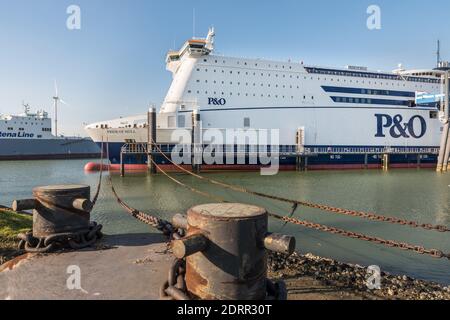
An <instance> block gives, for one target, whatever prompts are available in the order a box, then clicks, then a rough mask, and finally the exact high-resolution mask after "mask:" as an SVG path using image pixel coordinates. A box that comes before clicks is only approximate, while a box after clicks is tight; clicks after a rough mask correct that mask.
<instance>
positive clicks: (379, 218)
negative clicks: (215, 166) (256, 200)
mask: <svg viewBox="0 0 450 320" xmlns="http://www.w3.org/2000/svg"><path fill="white" fill-rule="evenodd" d="M152 144H153V145H154V146H155V148H156V149H157V151H158V152H159V153H160V154H161V155H162V156H163V157H164V158H165V159H166V160H168V161H169V162H170V163H171V164H173V165H174V166H175V167H177V168H178V169H179V170H181V171H183V172H185V173H187V174H189V175H191V176H194V177H196V178H198V179H201V180H204V181H207V182H209V183H212V184H215V185H218V186H221V187H224V188H226V189H230V190H233V191H237V192H241V193H246V194H251V195H254V196H258V197H262V198H267V199H271V200H276V201H281V202H286V203H290V204H293V205H300V206H303V207H309V208H314V209H319V210H323V211H327V212H331V213H336V214H342V215H348V216H353V217H359V218H363V219H368V220H372V221H378V222H389V223H393V224H399V225H404V226H409V227H413V228H423V229H426V230H431V231H438V232H449V231H450V228H449V227H447V226H444V225H432V224H425V223H419V222H416V221H409V220H404V219H399V218H395V217H387V216H382V215H377V214H375V213H371V212H364V211H356V210H349V209H343V208H337V207H332V206H328V205H322V204H316V203H311V202H306V201H299V200H293V199H288V198H284V197H279V196H274V195H270V194H266V193H262V192H257V191H253V190H249V189H246V188H244V187H241V186H235V185H231V184H228V183H225V182H221V181H217V180H214V179H210V178H206V177H204V176H201V175H199V174H196V173H194V172H191V171H189V170H187V169H185V168H183V167H182V166H180V165H179V164H177V163H175V162H173V161H172V159H170V158H169V157H168V156H167V155H166V154H165V153H164V152H163V151H162V150H161V148H160V147H159V146H158V145H157V144H156V143H155V141H154V140H152Z"/></svg>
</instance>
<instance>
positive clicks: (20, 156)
mask: <svg viewBox="0 0 450 320" xmlns="http://www.w3.org/2000/svg"><path fill="white" fill-rule="evenodd" d="M99 154H100V149H99V148H98V146H97V145H96V144H95V143H94V142H93V141H92V140H91V139H89V138H80V137H64V136H59V137H56V136H54V135H53V134H52V120H51V118H50V117H49V116H48V113H47V112H45V111H43V110H39V111H37V112H35V113H32V112H30V107H29V106H28V105H24V112H23V113H22V114H18V115H0V160H31V159H33V160H35V159H69V158H70V159H73V158H95V157H98V156H99Z"/></svg>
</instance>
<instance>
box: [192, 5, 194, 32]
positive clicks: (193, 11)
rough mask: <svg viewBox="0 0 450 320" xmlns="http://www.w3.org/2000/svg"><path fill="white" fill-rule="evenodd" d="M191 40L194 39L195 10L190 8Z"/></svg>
mask: <svg viewBox="0 0 450 320" xmlns="http://www.w3.org/2000/svg"><path fill="white" fill-rule="evenodd" d="M192 38H195V8H192Z"/></svg>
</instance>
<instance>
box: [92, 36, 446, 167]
mask: <svg viewBox="0 0 450 320" xmlns="http://www.w3.org/2000/svg"><path fill="white" fill-rule="evenodd" d="M214 37H215V32H214V29H210V30H209V33H208V35H207V37H206V38H204V39H190V40H188V41H186V42H185V43H184V45H183V46H182V48H181V49H180V50H179V51H170V52H169V53H168V54H167V59H166V66H167V70H168V71H170V72H171V73H172V74H173V80H172V84H171V85H170V88H169V90H168V92H167V95H166V98H165V100H164V102H163V104H162V105H161V107H160V110H159V112H158V114H157V135H156V137H157V143H158V144H159V145H161V146H162V147H163V148H164V150H166V151H170V150H171V149H172V148H173V147H174V145H175V144H176V141H175V140H176V139H174V138H173V136H172V135H171V134H170V132H171V131H172V132H173V131H174V130H176V129H177V128H178V129H179V128H190V127H192V116H193V113H196V114H199V116H200V119H201V121H202V127H203V130H207V129H213V128H216V129H219V130H224V129H227V128H241V129H246V128H255V129H258V130H267V129H278V130H279V145H280V147H279V152H280V155H281V156H280V158H279V163H280V167H281V168H293V167H294V166H295V164H296V157H295V156H290V153H292V154H294V153H296V152H299V150H300V151H301V152H302V154H303V156H304V157H303V159H305V160H304V161H305V163H306V165H307V168H309V169H327V168H330V169H345V168H352V169H353V168H379V167H381V166H382V161H383V154H386V153H388V154H389V157H390V160H389V161H390V165H391V166H392V167H416V166H420V167H432V166H435V165H436V161H437V154H438V152H439V144H440V139H441V134H442V130H443V123H442V112H441V111H440V109H442V105H443V103H441V102H436V101H431V102H428V103H423V104H417V103H416V102H417V100H416V96H417V94H418V93H429V94H440V93H442V92H443V87H444V86H443V84H442V81H441V77H440V76H437V75H436V74H435V73H434V72H433V70H429V72H428V71H426V70H404V69H403V68H402V67H401V66H399V68H398V69H397V70H394V71H392V72H380V71H369V70H368V69H367V68H365V67H358V66H348V67H346V68H328V67H319V66H312V65H306V64H304V63H303V62H295V61H287V62H281V61H270V60H261V59H248V58H239V57H228V56H221V55H215V54H214ZM147 121H148V120H147V114H143V115H141V116H131V117H125V118H120V119H115V120H110V121H101V122H98V123H93V124H90V125H88V126H86V128H85V129H86V130H87V132H88V134H89V135H90V136H91V137H92V139H93V140H94V141H95V142H96V143H97V144H99V145H100V144H101V141H102V139H103V140H104V141H106V140H107V141H108V144H109V154H110V161H111V163H112V165H113V166H114V165H118V164H119V162H120V153H121V148H123V147H124V145H126V144H127V143H130V142H131V143H143V144H144V143H147V142H148V128H147ZM299 136H300V137H301V138H300V139H299ZM299 140H301V141H299ZM299 146H300V148H299ZM245 148H247V149H245ZM245 148H244V150H247V151H248V150H249V149H251V146H250V147H245ZM238 149H239V146H237V145H234V144H233V143H231V144H230V143H227V142H224V143H223V150H234V151H236V150H238ZM156 159H157V162H159V163H160V164H168V162H167V161H166V159H164V158H163V157H157V158H156ZM123 162H124V163H125V165H126V166H128V167H129V168H136V167H139V166H144V167H145V165H146V162H147V157H146V156H142V155H139V154H135V155H133V154H126V155H124V159H123ZM247 165H249V164H248V163H246V164H245V165H243V164H239V165H238V164H229V165H228V164H226V163H225V164H224V163H214V164H209V165H208V168H211V169H214V168H218V169H222V168H225V167H226V168H231V169H239V168H241V167H247V168H248V166H247ZM258 165H259V163H258Z"/></svg>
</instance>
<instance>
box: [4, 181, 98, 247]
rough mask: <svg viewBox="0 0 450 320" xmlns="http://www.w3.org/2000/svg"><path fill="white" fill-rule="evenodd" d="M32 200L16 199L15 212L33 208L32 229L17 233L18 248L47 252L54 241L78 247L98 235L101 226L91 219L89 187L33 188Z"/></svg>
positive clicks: (89, 242)
mask: <svg viewBox="0 0 450 320" xmlns="http://www.w3.org/2000/svg"><path fill="white" fill-rule="evenodd" d="M33 196H34V199H25V200H15V201H14V202H13V204H12V208H13V210H15V211H20V210H30V209H33V231H32V232H29V233H27V234H21V235H19V238H20V239H21V243H20V245H19V246H20V247H21V249H22V248H24V249H25V250H27V251H30V252H48V251H51V250H52V249H53V248H54V247H55V245H56V244H62V245H64V244H68V245H70V247H71V248H73V249H80V248H84V247H87V246H89V245H91V244H93V243H94V242H95V241H96V240H97V239H98V238H99V237H101V232H100V230H101V228H102V226H101V225H97V224H96V223H95V222H91V221H90V212H91V210H92V203H91V201H90V200H89V197H90V187H89V186H85V185H55V186H45V187H37V188H34V189H33Z"/></svg>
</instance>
